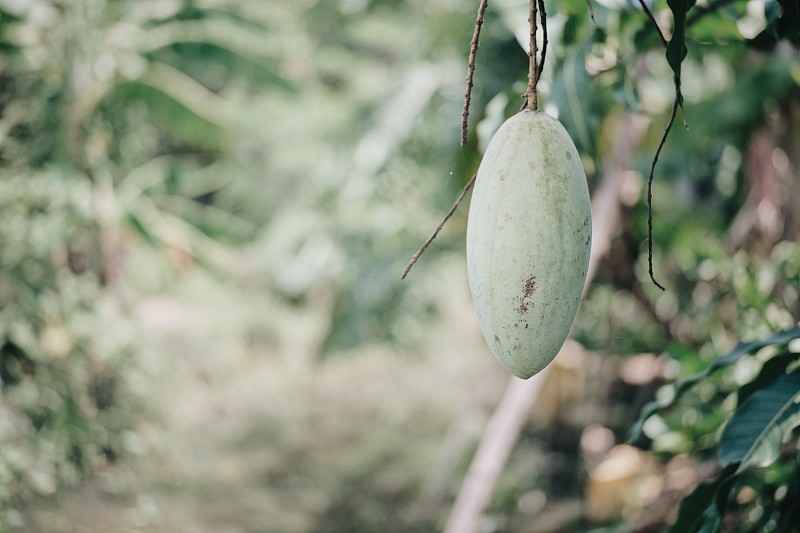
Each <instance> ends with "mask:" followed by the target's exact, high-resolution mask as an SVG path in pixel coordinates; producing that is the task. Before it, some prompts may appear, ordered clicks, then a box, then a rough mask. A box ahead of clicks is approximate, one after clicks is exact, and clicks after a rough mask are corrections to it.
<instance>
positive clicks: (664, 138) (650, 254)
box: [647, 77, 680, 291]
mask: <svg viewBox="0 0 800 533" xmlns="http://www.w3.org/2000/svg"><path fill="white" fill-rule="evenodd" d="M675 87H676V91H680V80H678V79H677V77H676V80H675ZM678 94H679V93H676V94H675V101H674V102H673V103H672V113H670V116H669V122H667V127H666V128H664V133H663V135H661V142H659V143H658V148H657V149H656V153H655V155H654V156H653V161H652V162H651V163H650V175H649V176H648V177H647V271H648V272H649V273H650V279H651V280H652V281H653V283H654V284H655V286H656V287H658V288H659V289H661V290H662V291H664V290H666V289H665V288H664V286H663V285H661V284H660V283H659V282H657V281H656V278H655V276H654V275H653V175H654V173H655V170H656V162H658V156H659V155H661V149H662V148H664V143H665V142H667V136H668V135H669V130H671V129H672V125H673V124H674V123H675V116H676V115H677V114H678V107H679V106H680V98H679V97H678Z"/></svg>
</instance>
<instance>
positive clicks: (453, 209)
mask: <svg viewBox="0 0 800 533" xmlns="http://www.w3.org/2000/svg"><path fill="white" fill-rule="evenodd" d="M477 177H478V173H477V172H476V173H475V174H473V175H472V177H471V178H470V179H469V181H468V182H467V184H466V185H464V188H463V189H462V190H461V194H459V195H458V198H456V201H455V202H453V205H452V206H451V207H450V211H448V212H447V214H446V215H445V216H444V219H443V220H442V221H441V222H440V223H439V225H438V226H436V229H435V230H433V234H432V235H431V236H430V237H428V240H427V241H425V243H424V244H423V245H422V246H420V248H419V250H417V253H415V254H414V255H412V256H411V260H410V261H409V262H408V265H406V268H405V269H404V270H403V275H402V276H401V277H400V279H406V276H408V273H409V272H411V268H412V267H413V266H414V263H416V262H417V259H419V256H421V255H422V254H423V253H424V252H425V250H427V249H428V246H430V244H431V243H432V242H433V239H435V238H436V236H437V235H439V232H440V231H442V228H443V227H444V225H445V224H446V223H447V221H448V220H450V217H451V216H453V213H455V212H456V209H458V206H459V205H460V204H461V201H462V200H464V197H465V196H466V195H467V191H469V190H470V189H471V188H472V186H473V185H475V178H477Z"/></svg>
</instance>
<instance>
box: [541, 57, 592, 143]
mask: <svg viewBox="0 0 800 533" xmlns="http://www.w3.org/2000/svg"><path fill="white" fill-rule="evenodd" d="M586 51H587V48H580V49H575V50H572V51H570V52H569V53H568V54H567V56H566V57H565V58H564V62H563V68H561V69H560V70H559V71H558V73H557V74H556V76H555V79H554V80H553V90H552V93H551V94H552V96H551V98H552V100H553V103H554V104H555V105H556V107H558V119H559V121H561V123H562V124H563V125H564V127H565V128H566V130H567V132H568V133H569V134H570V137H572V139H573V140H574V141H575V144H576V146H577V148H578V151H580V152H581V153H592V150H593V147H594V142H593V141H594V138H595V135H594V131H593V129H594V128H593V125H592V122H593V117H592V116H591V109H590V104H591V102H592V94H593V93H592V88H591V83H590V82H591V79H590V78H589V73H588V72H587V71H586Z"/></svg>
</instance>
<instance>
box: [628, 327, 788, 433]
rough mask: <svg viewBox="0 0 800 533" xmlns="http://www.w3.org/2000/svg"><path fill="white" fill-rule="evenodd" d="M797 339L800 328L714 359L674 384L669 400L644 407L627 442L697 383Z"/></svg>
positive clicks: (748, 343) (748, 344)
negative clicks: (706, 365) (648, 421)
mask: <svg viewBox="0 0 800 533" xmlns="http://www.w3.org/2000/svg"><path fill="white" fill-rule="evenodd" d="M797 338H800V326H798V327H795V328H792V329H789V330H786V331H781V332H779V333H776V334H775V335H773V336H771V337H769V338H767V339H764V340H759V341H752V342H744V343H739V344H738V345H737V346H736V348H734V349H733V350H731V351H730V352H728V353H727V354H725V355H723V356H722V357H718V358H717V359H715V360H714V361H713V362H712V363H711V364H710V365H709V366H708V368H706V369H705V370H704V371H703V372H699V373H697V374H695V375H693V376H689V377H688V378H685V379H682V380H680V381H678V382H677V383H676V384H675V393H674V394H673V395H672V397H671V398H667V399H665V400H661V401H652V402H650V403H648V404H647V405H645V406H644V408H643V409H642V414H641V416H640V417H639V419H638V420H637V421H636V422H635V423H634V424H633V426H632V427H631V430H630V432H629V434H628V440H635V439H637V438H639V437H640V436H641V433H642V427H643V426H644V423H645V421H646V420H647V419H648V418H650V417H651V416H653V415H654V414H655V413H657V412H658V411H661V410H662V409H666V408H668V407H670V406H672V405H674V404H675V402H677V401H678V400H679V399H680V397H681V396H682V395H683V394H684V393H685V392H686V391H688V390H689V389H691V388H692V387H693V386H694V385H695V384H697V383H698V382H700V381H702V380H704V379H705V378H707V377H708V376H710V375H711V374H712V373H714V372H715V371H717V370H719V369H720V368H724V367H726V366H729V365H731V364H733V363H735V362H736V361H738V360H739V359H741V358H742V357H744V356H746V355H750V354H753V353H755V352H757V351H758V350H761V349H762V348H765V347H766V346H772V345H785V344H788V343H789V341H791V340H793V339H797Z"/></svg>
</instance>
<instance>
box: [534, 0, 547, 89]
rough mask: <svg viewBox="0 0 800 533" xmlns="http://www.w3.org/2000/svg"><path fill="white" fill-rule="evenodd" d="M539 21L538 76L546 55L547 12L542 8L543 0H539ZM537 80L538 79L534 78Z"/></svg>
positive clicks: (540, 73)
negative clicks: (540, 28) (539, 53)
mask: <svg viewBox="0 0 800 533" xmlns="http://www.w3.org/2000/svg"><path fill="white" fill-rule="evenodd" d="M539 22H541V23H542V53H541V55H540V57H541V60H540V61H539V69H538V70H539V77H541V75H542V72H543V71H544V59H545V57H547V12H546V11H545V10H544V0H539ZM536 81H537V82H538V81H539V80H536Z"/></svg>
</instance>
